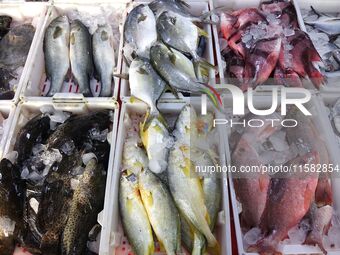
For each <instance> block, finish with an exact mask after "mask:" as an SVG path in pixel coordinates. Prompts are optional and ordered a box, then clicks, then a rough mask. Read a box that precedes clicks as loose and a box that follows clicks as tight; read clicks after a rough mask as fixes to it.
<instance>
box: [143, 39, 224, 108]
mask: <svg viewBox="0 0 340 255" xmlns="http://www.w3.org/2000/svg"><path fill="white" fill-rule="evenodd" d="M177 61H181V59H180V58H178V57H177V56H176V54H174V53H173V52H172V51H171V50H170V49H169V48H167V47H166V46H165V45H164V44H161V43H158V44H155V45H153V46H152V47H151V49H150V62H151V64H152V66H153V67H154V68H155V70H156V71H157V72H158V74H159V75H160V76H161V77H162V78H163V79H164V80H165V81H166V82H167V83H168V84H169V85H170V86H171V87H172V88H175V89H178V90H179V91H183V92H191V93H197V92H198V93H205V94H207V95H208V96H209V97H210V99H211V100H212V102H213V104H214V105H215V106H216V107H218V106H219V105H221V104H222V102H221V100H220V96H219V94H218V93H217V92H216V91H215V90H214V89H213V88H212V87H210V86H209V85H207V84H204V83H201V82H199V81H197V80H196V79H195V78H192V77H190V75H188V74H187V73H185V72H184V71H183V70H181V69H179V68H178V64H176V62H177Z"/></svg>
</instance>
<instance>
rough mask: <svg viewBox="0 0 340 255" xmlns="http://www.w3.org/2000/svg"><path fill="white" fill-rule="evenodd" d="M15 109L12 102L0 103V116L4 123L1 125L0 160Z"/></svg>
mask: <svg viewBox="0 0 340 255" xmlns="http://www.w3.org/2000/svg"><path fill="white" fill-rule="evenodd" d="M15 109H16V106H15V104H14V103H12V102H8V103H7V102H6V103H5V104H4V102H1V101H0V113H1V115H2V116H3V117H4V119H5V120H4V121H3V123H2V124H1V125H2V130H1V132H2V135H1V139H0V159H1V158H2V156H3V152H4V149H5V145H6V142H7V138H8V133H9V132H10V128H11V124H12V121H13V116H14V113H15Z"/></svg>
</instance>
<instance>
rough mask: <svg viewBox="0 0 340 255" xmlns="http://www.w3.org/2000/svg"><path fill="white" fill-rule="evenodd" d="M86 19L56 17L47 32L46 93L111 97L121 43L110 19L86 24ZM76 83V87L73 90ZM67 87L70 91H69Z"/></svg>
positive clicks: (77, 15)
mask: <svg viewBox="0 0 340 255" xmlns="http://www.w3.org/2000/svg"><path fill="white" fill-rule="evenodd" d="M84 19H85V18H84V17H83V16H81V14H78V13H72V12H71V13H69V14H68V15H61V16H58V17H56V18H54V19H53V20H52V21H51V23H50V24H49V26H48V27H47V29H46V31H45V36H44V45H43V46H44V47H43V50H44V58H45V69H46V76H47V77H46V81H45V82H44V86H43V91H42V93H43V94H44V95H46V96H53V95H54V94H56V93H59V92H66V91H68V92H71V91H72V87H75V88H76V90H75V91H74V92H77V93H82V94H83V95H84V96H86V97H91V96H100V97H110V96H112V94H113V89H114V87H113V86H114V85H113V74H114V72H115V68H116V56H115V54H116V52H117V51H118V49H117V47H118V41H117V38H116V36H114V34H113V33H114V32H113V31H114V29H115V28H114V26H117V27H118V24H116V25H111V23H110V22H109V18H107V20H106V21H105V22H103V21H102V20H100V22H98V23H95V24H93V21H91V23H89V24H88V22H87V23H86V24H87V25H85V23H84V22H85V21H86V20H85V21H84ZM70 84H72V87H70ZM65 87H67V90H66V89H65Z"/></svg>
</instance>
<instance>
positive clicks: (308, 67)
mask: <svg viewBox="0 0 340 255" xmlns="http://www.w3.org/2000/svg"><path fill="white" fill-rule="evenodd" d="M287 39H288V42H289V44H290V45H292V46H293V49H292V50H291V51H290V54H292V55H293V56H294V57H293V62H292V67H291V68H292V69H293V70H294V71H295V72H296V73H298V74H299V75H300V76H302V77H306V76H307V75H308V76H309V77H310V78H311V81H312V82H313V84H314V85H315V86H316V87H317V88H319V87H320V86H321V84H323V83H324V82H325V79H324V77H323V75H322V74H321V73H320V71H319V70H317V69H316V68H315V66H314V64H313V62H321V61H322V60H321V57H320V55H319V54H318V52H317V51H316V49H315V48H314V45H313V43H312V41H311V40H310V38H309V36H308V35H307V34H306V33H305V32H303V31H301V30H297V29H296V30H295V34H294V35H292V36H290V37H288V38H287Z"/></svg>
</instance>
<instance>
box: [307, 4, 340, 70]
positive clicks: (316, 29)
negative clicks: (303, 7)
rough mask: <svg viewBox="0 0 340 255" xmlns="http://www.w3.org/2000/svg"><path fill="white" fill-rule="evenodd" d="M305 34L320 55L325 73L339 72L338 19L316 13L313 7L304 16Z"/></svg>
mask: <svg viewBox="0 0 340 255" xmlns="http://www.w3.org/2000/svg"><path fill="white" fill-rule="evenodd" d="M303 18H304V22H305V24H306V28H307V32H308V34H309V36H310V38H311V40H312V41H313V44H314V45H315V48H316V49H317V51H318V52H319V54H320V55H321V58H322V60H323V63H324V65H323V66H322V68H324V70H325V71H326V72H335V71H339V70H340V36H339V34H340V17H339V15H329V14H324V13H319V12H317V11H316V10H315V9H314V8H313V7H311V11H309V12H307V13H306V14H305V15H304V17H303Z"/></svg>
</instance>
